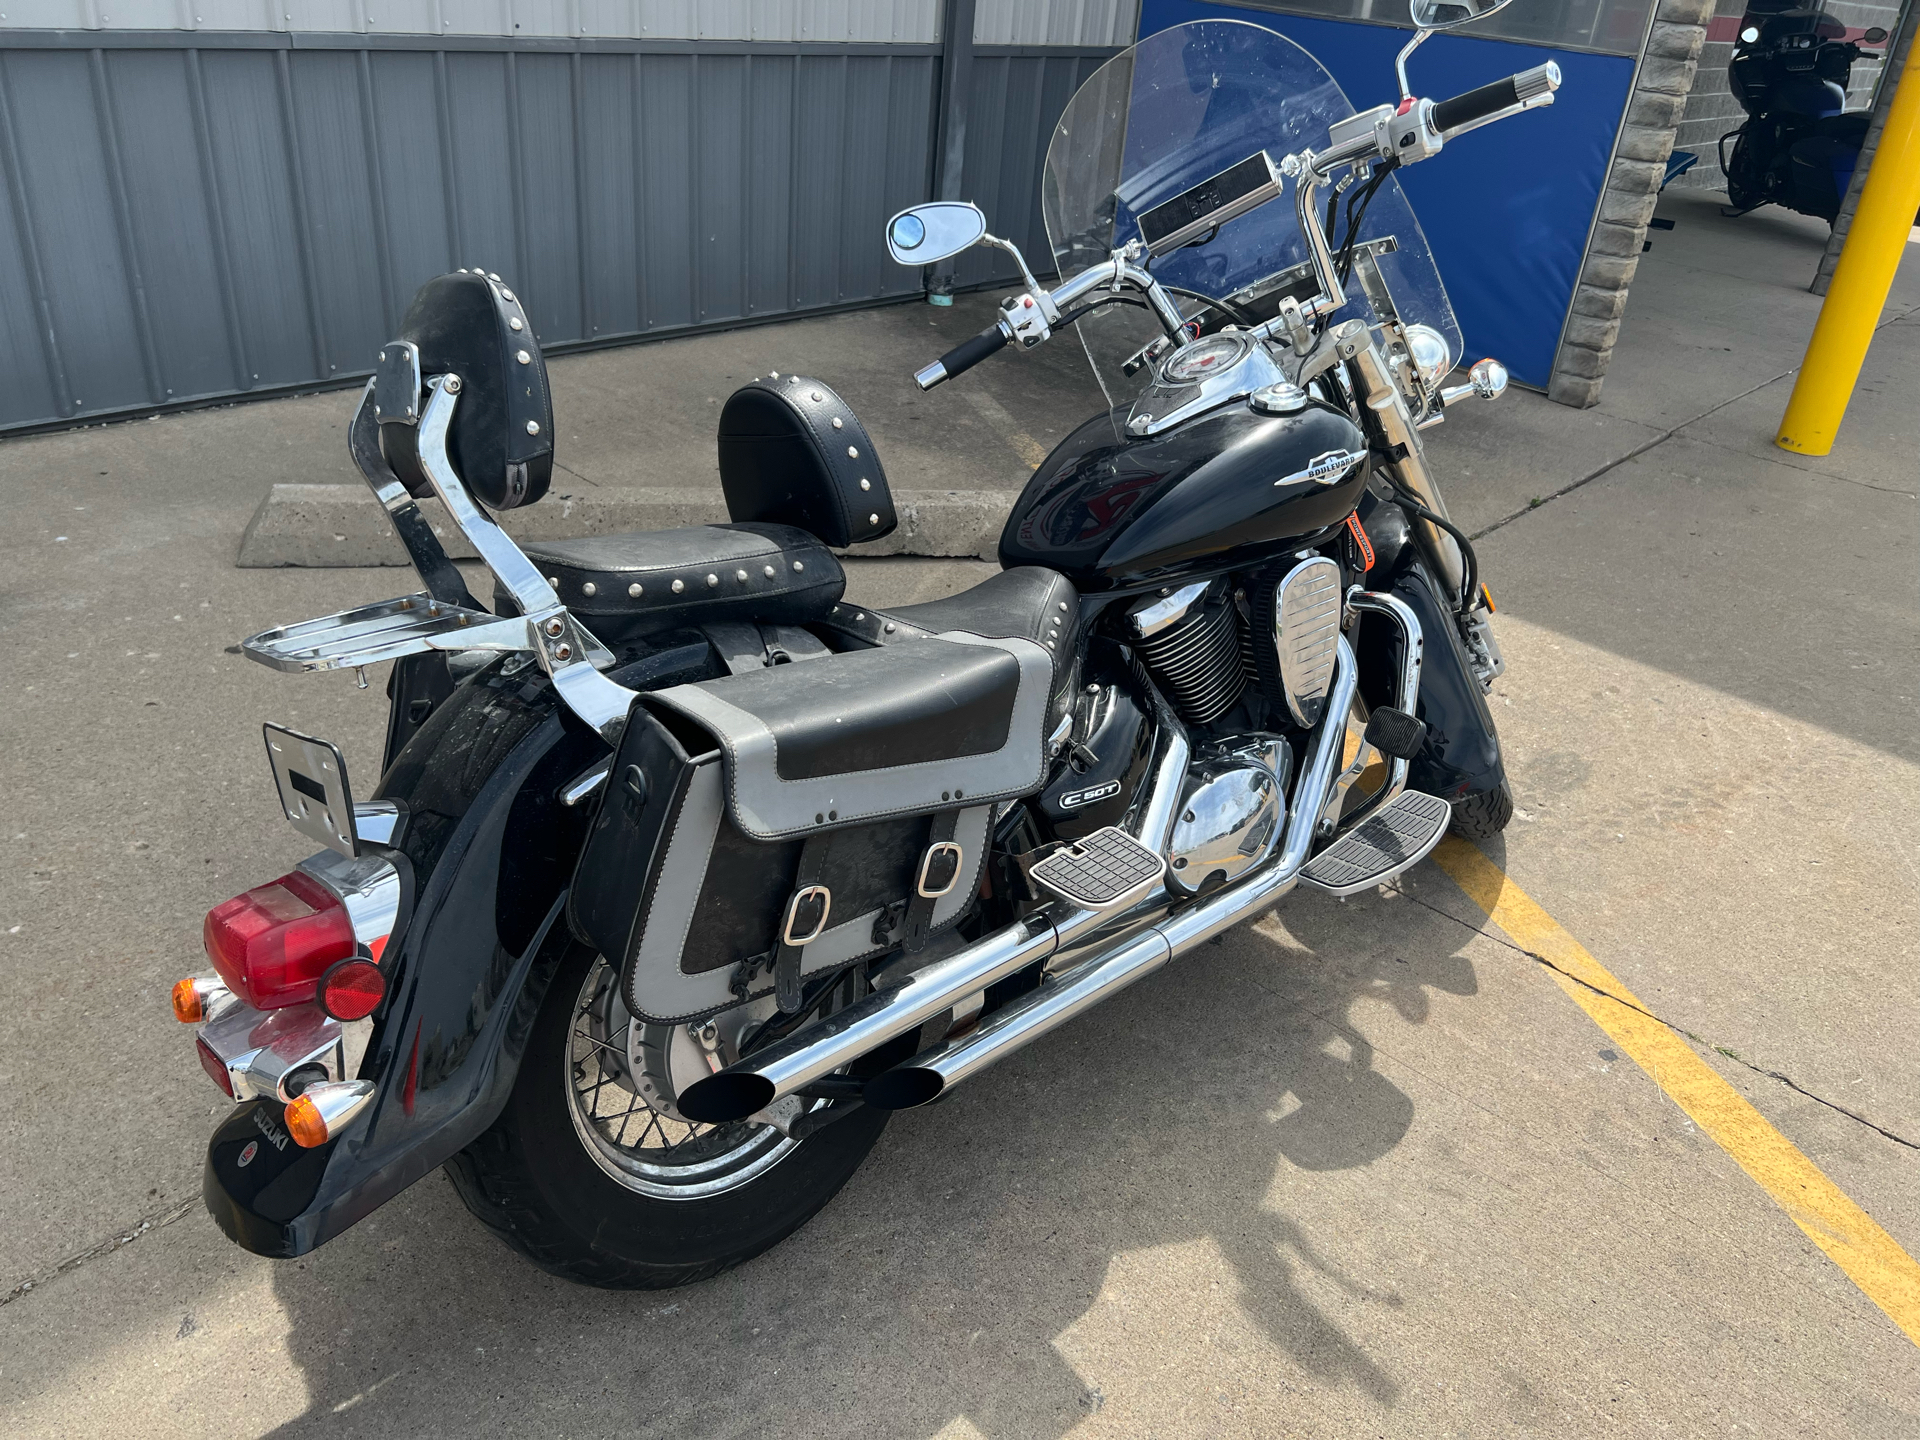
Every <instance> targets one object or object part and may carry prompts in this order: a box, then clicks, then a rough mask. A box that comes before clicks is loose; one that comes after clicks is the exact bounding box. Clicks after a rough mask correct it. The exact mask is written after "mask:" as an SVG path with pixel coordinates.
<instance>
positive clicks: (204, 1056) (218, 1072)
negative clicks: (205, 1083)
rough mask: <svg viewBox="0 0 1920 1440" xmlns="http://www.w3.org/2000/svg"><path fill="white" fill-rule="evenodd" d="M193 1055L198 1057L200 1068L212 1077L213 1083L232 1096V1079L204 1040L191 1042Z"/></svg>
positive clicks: (225, 1065)
mask: <svg viewBox="0 0 1920 1440" xmlns="http://www.w3.org/2000/svg"><path fill="white" fill-rule="evenodd" d="M193 1053H194V1054H196V1055H198V1056H199V1057H200V1068H201V1069H202V1070H205V1071H206V1072H207V1074H209V1075H211V1076H212V1077H213V1083H214V1084H216V1085H218V1086H219V1087H220V1088H221V1089H222V1090H224V1091H226V1092H227V1094H228V1095H229V1096H231V1095H232V1094H233V1077H232V1076H231V1075H229V1074H228V1073H227V1064H226V1062H225V1061H224V1060H222V1059H221V1058H220V1057H219V1056H218V1055H216V1054H214V1053H213V1047H212V1046H211V1045H209V1044H207V1042H206V1041H205V1040H204V1039H199V1040H195V1041H194V1042H193Z"/></svg>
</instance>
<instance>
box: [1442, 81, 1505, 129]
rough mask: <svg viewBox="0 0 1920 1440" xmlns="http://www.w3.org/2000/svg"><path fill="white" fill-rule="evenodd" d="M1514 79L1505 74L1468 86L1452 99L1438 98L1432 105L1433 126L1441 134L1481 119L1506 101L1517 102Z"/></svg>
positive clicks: (1498, 108)
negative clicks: (1467, 88) (1499, 78)
mask: <svg viewBox="0 0 1920 1440" xmlns="http://www.w3.org/2000/svg"><path fill="white" fill-rule="evenodd" d="M1513 82H1514V77H1513V76H1511V75H1508V76H1507V77H1505V78H1504V79H1501V80H1496V81H1494V82H1493V83H1492V84H1491V85H1482V86H1481V87H1480V88H1479V89H1478V90H1469V91H1467V93H1466V94H1464V95H1456V96H1454V97H1453V98H1452V99H1451V100H1441V101H1438V102H1437V103H1436V104H1435V105H1434V107H1433V128H1434V129H1436V130H1438V131H1439V132H1440V133H1441V134H1442V135H1444V134H1446V133H1447V132H1448V131H1449V130H1457V129H1459V128H1460V127H1461V126H1462V125H1471V124H1472V123H1473V122H1474V121H1475V120H1484V119H1485V118H1486V117H1487V116H1489V115H1492V114H1495V113H1497V112H1499V111H1501V110H1504V109H1506V108H1507V107H1508V106H1509V105H1518V104H1519V103H1520V93H1519V87H1517V86H1516V85H1515V84H1514V83H1513Z"/></svg>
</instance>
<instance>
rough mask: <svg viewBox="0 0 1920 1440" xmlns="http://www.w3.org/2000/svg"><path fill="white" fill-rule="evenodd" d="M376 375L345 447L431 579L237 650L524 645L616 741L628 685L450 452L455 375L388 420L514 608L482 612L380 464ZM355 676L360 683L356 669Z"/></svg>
mask: <svg viewBox="0 0 1920 1440" xmlns="http://www.w3.org/2000/svg"><path fill="white" fill-rule="evenodd" d="M378 383H379V382H378V380H370V381H368V382H367V388H366V391H365V393H364V394H363V395H362V396H361V398H360V408H359V409H358V410H357V411H356V412H355V413H354V418H353V426H352V429H351V431H350V432H349V448H350V449H351V450H352V452H353V458H354V460H355V462H356V463H357V464H358V465H359V467H360V470H361V472H362V473H363V474H364V475H365V476H366V478H367V483H368V485H370V486H372V487H373V493H374V494H375V495H376V496H377V497H378V498H379V500H380V503H381V504H382V505H384V506H385V507H386V510H387V515H388V518H389V519H390V520H391V521H392V522H393V526H394V529H395V530H396V531H397V532H398V533H399V536H400V539H401V541H402V543H404V544H405V545H406V547H407V551H408V553H409V555H410V556H411V557H412V559H413V564H414V568H415V569H416V570H418V571H419V572H420V577H421V579H422V580H424V581H425V582H426V583H427V586H428V589H427V590H425V591H421V592H419V593H417V594H413V595H402V596H400V597H399V598H398V599H395V600H382V601H380V602H378V603H377V604H373V605H359V606H355V607H354V608H353V609H351V610H342V611H340V612H339V613H338V614H336V615H328V616H325V617H323V618H321V619H318V620H305V621H302V622H300V623H299V624H297V625H282V626H279V627H277V628H275V629H272V630H263V631H261V632H260V634H258V635H255V636H253V637H251V638H250V639H247V640H244V641H242V642H241V645H240V649H241V651H242V653H243V654H245V655H246V656H247V657H248V658H249V659H251V660H257V661H259V662H260V663H261V664H262V665H268V666H271V667H272V668H273V669H275V670H280V671H286V672H290V673H293V674H303V673H307V672H311V671H316V670H363V669H364V668H365V667H366V666H368V665H376V664H379V663H381V662H382V661H387V660H398V659H400V658H401V657H402V656H406V655H418V654H422V653H424V652H427V651H433V650H442V651H449V652H451V651H459V650H501V651H512V650H518V651H526V652H528V653H531V654H532V655H533V656H534V657H535V658H536V659H538V660H539V662H540V665H541V668H542V669H543V670H545V671H546V672H547V674H548V675H549V676H550V677H552V680H553V685H554V689H555V690H557V691H558V692H559V694H560V698H561V700H562V701H563V702H564V703H565V704H566V706H567V707H568V708H569V709H570V710H572V711H573V712H574V714H576V715H578V716H579V717H580V718H581V719H582V720H584V721H586V723H587V724H589V725H591V726H592V727H593V728H594V729H595V730H597V731H599V732H600V734H601V735H602V736H603V737H604V738H605V739H607V741H608V742H609V743H613V742H615V741H616V740H617V739H618V737H619V734H620V731H621V730H622V729H623V728H624V727H625V725H626V721H627V713H628V711H629V709H630V708H631V706H632V704H633V700H634V692H633V691H631V690H629V689H627V688H626V687H625V686H623V685H619V684H616V683H615V682H614V681H612V680H609V679H608V678H607V677H606V676H605V675H602V674H601V673H600V672H601V671H602V670H605V669H610V668H611V667H612V666H613V663H614V656H613V652H612V651H610V650H608V649H607V647H606V646H605V645H603V644H601V643H600V641H599V640H598V639H597V638H595V637H594V636H593V635H592V634H591V633H589V632H588V631H587V630H586V629H585V627H583V626H582V625H581V624H580V622H579V621H578V620H576V619H575V618H574V616H573V614H572V612H571V611H569V610H568V609H567V607H566V606H565V605H563V604H561V603H560V597H559V596H558V595H557V594H555V593H554V589H553V586H551V585H550V584H548V583H547V578H546V576H544V575H542V574H541V573H540V572H539V571H538V570H537V569H535V568H534V565H533V563H532V562H531V561H530V560H528V559H527V557H526V556H525V555H524V554H523V553H522V552H521V550H520V547H519V546H518V545H515V544H514V543H513V539H512V537H511V536H509V535H508V534H507V532H506V531H504V530H502V529H501V528H500V527H499V526H498V525H497V524H495V523H494V520H493V517H492V516H490V515H488V514H487V513H486V511H484V510H482V509H481V508H480V507H479V506H478V505H477V504H475V503H474V501H473V498H472V496H470V495H469V494H468V493H467V488H466V486H465V484H463V483H462V481H461V479H460V477H459V476H458V475H457V474H456V473H455V472H454V469H453V466H452V464H451V463H450V462H449V460H448V458H447V430H448V428H449V426H450V424H451V423H452V420H453V410H454V406H455V405H456V404H457V403H458V402H459V395H460V391H461V384H460V377H459V376H458V375H437V376H432V377H430V378H428V379H427V380H426V382H425V385H424V386H422V387H420V388H423V389H425V390H426V391H427V392H428V397H427V401H426V404H425V405H423V406H422V405H415V406H414V407H412V408H408V409H407V410H406V412H405V413H406V414H407V415H409V416H412V415H416V414H417V415H418V416H419V419H418V421H417V422H415V421H411V420H409V421H405V422H398V421H386V422H384V423H388V424H395V423H407V424H416V423H417V425H418V427H419V432H420V433H419V440H418V453H419V456H420V465H421V469H422V470H423V471H425V473H426V476H427V480H428V482H429V484H431V486H432V487H433V492H434V494H435V495H437V496H438V497H439V499H440V502H441V503H442V504H443V505H445V506H446V507H447V514H448V515H449V516H450V517H451V518H452V520H453V523H454V524H455V525H457V526H459V527H460V530H461V532H462V533H463V534H464V535H465V536H466V537H467V539H468V540H469V541H471V542H472V544H473V548H474V549H475V551H477V552H478V553H479V556H480V559H481V560H482V561H483V562H484V563H485V565H486V567H487V569H488V570H490V571H492V573H493V576H494V578H495V579H496V580H498V581H499V582H500V585H501V588H503V589H504V590H505V591H506V593H507V594H508V596H510V597H511V599H512V601H513V603H514V605H515V606H516V607H518V609H519V611H520V613H519V614H518V615H490V614H488V613H487V612H486V611H485V610H482V609H480V608H479V606H478V604H477V603H475V602H474V601H473V597H472V596H471V595H470V594H469V593H468V591H467V588H466V584H465V582H464V581H463V580H462V579H461V578H460V574H459V572H458V571H457V570H456V569H455V568H454V567H453V565H452V564H451V563H450V562H449V561H448V559H447V557H446V552H445V551H444V550H443V549H441V547H440V544H439V542H438V541H437V540H435V539H434V538H433V533H432V530H431V528H430V527H429V526H428V525H427V524H426V522H425V520H424V518H423V517H422V516H421V515H420V511H419V507H418V506H417V505H416V504H415V503H414V497H413V496H412V495H411V494H410V493H409V492H408V490H407V488H406V486H405V485H403V484H402V483H401V482H400V480H399V479H398V478H397V477H396V476H395V475H394V473H393V471H392V469H391V468H390V467H389V466H388V465H387V463H386V460H385V458H384V456H382V454H381V452H380V444H379V439H378V427H379V423H382V422H378V421H376V418H375V410H374V403H373V401H374V390H375V386H376V385H377V384H378ZM416 383H417V382H416ZM361 683H362V684H363V685H364V684H365V683H366V677H365V676H364V675H362V676H361Z"/></svg>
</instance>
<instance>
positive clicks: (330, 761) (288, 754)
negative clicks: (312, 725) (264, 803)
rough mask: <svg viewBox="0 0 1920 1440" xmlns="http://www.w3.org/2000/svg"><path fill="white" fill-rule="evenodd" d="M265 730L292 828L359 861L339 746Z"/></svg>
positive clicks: (267, 727)
mask: <svg viewBox="0 0 1920 1440" xmlns="http://www.w3.org/2000/svg"><path fill="white" fill-rule="evenodd" d="M260 728H261V733H262V735H263V737H264V738H265V740H266V742H267V763H268V764H269V765H271V766H272V767H273V785H274V789H275V790H277V791H278V792H279V795H280V809H281V811H282V812H283V813H284V814H285V815H286V817H287V819H288V821H289V822H290V823H291V824H292V825H293V828H294V829H296V830H298V831H299V832H300V833H301V834H302V835H305V836H306V837H307V838H308V839H309V840H314V841H318V842H319V843H320V844H322V845H325V846H326V847H327V848H328V849H329V850H337V851H338V852H339V853H340V854H342V855H345V856H346V857H347V858H348V859H349V860H351V859H354V858H356V857H357V856H358V855H359V854H360V837H359V834H358V832H357V831H356V829H355V827H354V820H353V790H352V788H351V786H350V785H349V784H348V782H347V761H346V757H345V756H343V755H342V754H341V753H340V747H339V746H338V745H335V744H333V743H332V742H330V741H327V740H320V739H317V738H315V737H314V736H312V735H302V734H301V733H300V732H299V731H298V730H289V729H287V728H286V727H285V726H284V725H263V726H261V727H260Z"/></svg>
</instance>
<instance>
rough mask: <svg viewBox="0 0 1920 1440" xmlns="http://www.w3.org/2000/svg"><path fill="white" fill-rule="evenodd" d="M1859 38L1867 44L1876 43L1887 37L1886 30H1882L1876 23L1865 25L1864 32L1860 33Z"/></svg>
mask: <svg viewBox="0 0 1920 1440" xmlns="http://www.w3.org/2000/svg"><path fill="white" fill-rule="evenodd" d="M1860 38H1861V39H1862V40H1864V41H1866V42H1867V44H1869V45H1878V44H1879V43H1880V42H1881V41H1883V40H1885V39H1886V38H1887V32H1886V31H1885V30H1882V29H1881V28H1880V27H1879V26H1878V25H1869V26H1868V27H1867V31H1866V34H1864V35H1862V36H1861V37H1860Z"/></svg>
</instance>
